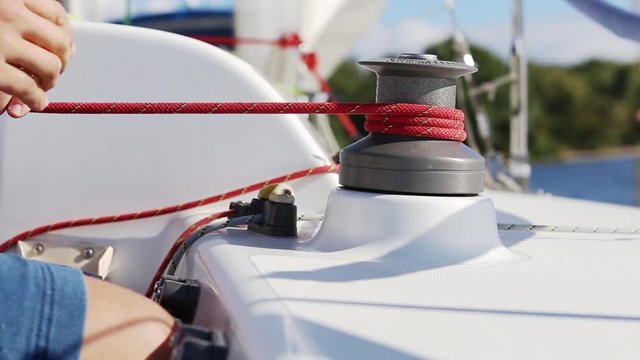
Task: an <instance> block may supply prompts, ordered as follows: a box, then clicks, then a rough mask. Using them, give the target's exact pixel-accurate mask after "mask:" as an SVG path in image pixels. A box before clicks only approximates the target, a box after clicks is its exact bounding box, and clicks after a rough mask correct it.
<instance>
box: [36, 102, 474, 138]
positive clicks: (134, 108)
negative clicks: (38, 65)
mask: <svg viewBox="0 0 640 360" xmlns="http://www.w3.org/2000/svg"><path fill="white" fill-rule="evenodd" d="M42 112H43V113H48V114H366V115H368V116H367V122H366V123H365V129H367V131H370V132H373V133H383V134H390V135H404V136H416V137H426V138H431V139H440V140H453V141H464V140H465V139H466V136H467V134H466V132H465V131H464V113H463V112H462V111H460V110H458V109H454V108H446V107H438V106H430V105H420V104H385V103H332V102H328V103H304V102H293V103H287V102H234V103H219V102H211V103H78V102H68V103H51V104H50V105H49V106H48V107H47V108H46V109H44V110H43V111H42Z"/></svg>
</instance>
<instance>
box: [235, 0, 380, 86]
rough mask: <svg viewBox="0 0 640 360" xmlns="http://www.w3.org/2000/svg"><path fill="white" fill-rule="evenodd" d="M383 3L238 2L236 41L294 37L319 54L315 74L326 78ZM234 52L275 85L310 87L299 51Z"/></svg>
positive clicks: (254, 48)
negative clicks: (241, 39)
mask: <svg viewBox="0 0 640 360" xmlns="http://www.w3.org/2000/svg"><path fill="white" fill-rule="evenodd" d="M385 4H386V0H260V1H256V0H236V1H235V30H236V36H237V37H240V38H261V39H278V38H279V37H281V36H282V35H284V34H291V33H298V34H299V35H300V36H301V38H302V40H303V41H304V45H303V47H304V50H311V51H315V52H316V53H317V55H318V60H319V61H318V70H319V73H320V74H322V75H323V76H325V77H326V76H328V75H330V74H331V73H332V72H333V70H334V69H335V67H336V66H337V65H338V64H339V63H340V62H341V61H342V60H343V59H344V58H345V57H346V56H347V55H348V54H349V52H350V50H351V48H352V47H353V44H354V43H355V41H356V40H357V39H358V38H359V37H360V36H362V35H364V34H365V33H366V32H367V31H369V30H370V27H371V26H372V25H373V24H374V23H375V21H376V20H377V19H378V18H379V17H380V15H381V14H382V11H383V9H384V6H385ZM236 53H237V55H239V56H240V57H241V58H243V59H245V60H247V61H248V62H249V63H251V64H252V65H253V66H254V67H256V68H257V69H258V70H260V71H261V72H262V73H263V74H264V75H265V76H266V77H267V78H269V79H270V80H272V81H274V82H277V83H284V84H288V85H289V86H299V85H301V84H302V85H303V87H308V86H313V84H312V83H313V80H312V79H310V78H309V77H308V76H306V75H305V71H304V65H303V64H301V61H300V55H299V53H298V50H297V49H277V48H273V47H269V46H255V45H241V46H238V47H237V49H236Z"/></svg>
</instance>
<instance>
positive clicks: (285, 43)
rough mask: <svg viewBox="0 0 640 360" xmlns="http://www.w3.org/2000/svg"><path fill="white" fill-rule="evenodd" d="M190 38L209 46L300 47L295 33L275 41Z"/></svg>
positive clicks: (197, 36)
mask: <svg viewBox="0 0 640 360" xmlns="http://www.w3.org/2000/svg"><path fill="white" fill-rule="evenodd" d="M189 36H190V37H192V38H194V39H197V40H200V41H204V42H206V43H207V44H211V45H244V44H247V45H272V46H278V47H281V48H288V47H299V46H300V45H302V43H303V42H302V39H301V38H300V35H298V34H296V33H291V34H286V35H283V36H281V37H280V38H279V39H277V40H272V39H257V38H239V37H234V36H216V35H189Z"/></svg>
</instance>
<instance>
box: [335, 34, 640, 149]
mask: <svg viewBox="0 0 640 360" xmlns="http://www.w3.org/2000/svg"><path fill="white" fill-rule="evenodd" d="M425 52H426V53H435V54H437V55H438V56H439V57H440V58H441V59H454V58H455V55H454V51H453V47H452V43H451V41H450V40H449V41H445V42H443V43H440V44H438V45H436V46H433V47H430V48H428V49H426V51H425ZM471 52H472V54H473V57H474V59H475V61H476V64H477V67H478V72H477V73H476V74H475V75H474V79H473V80H474V85H479V84H482V83H485V82H488V81H491V80H493V79H496V78H498V77H500V76H503V75H506V74H508V72H509V65H508V63H507V62H506V61H505V60H503V59H501V58H500V57H498V56H496V55H495V54H493V53H491V52H490V51H488V50H486V49H483V48H481V47H478V46H471ZM329 83H330V85H331V87H332V89H333V91H334V94H335V96H336V97H337V98H338V99H339V100H341V101H373V100H374V99H375V75H374V74H372V73H370V72H369V71H366V70H364V69H361V68H359V67H358V65H357V63H356V61H354V60H352V59H349V60H347V61H345V62H343V63H342V64H341V65H340V66H339V67H338V69H337V70H336V72H335V73H334V74H333V76H332V77H331V78H330V80H329ZM509 96H510V95H509V86H508V85H507V86H502V87H500V88H498V89H497V91H496V92H495V94H493V96H491V95H489V94H485V95H482V96H481V97H480V98H479V99H478V100H479V102H480V103H481V104H482V105H484V107H485V108H486V111H487V114H488V116H489V118H490V121H491V129H492V140H493V145H494V148H495V149H496V150H497V151H500V152H503V153H508V147H509V117H510V107H509V104H510V101H509ZM363 121H364V119H363V118H357V119H356V122H357V123H358V124H359V125H360V126H362V122H363ZM335 130H336V132H337V133H338V134H339V139H341V140H342V142H343V143H344V142H345V141H346V139H345V137H344V135H343V134H342V133H341V131H340V129H339V126H336V128H335ZM529 130H530V131H529V148H530V152H531V156H532V158H533V159H534V160H542V159H551V158H555V157H557V156H559V155H560V154H561V153H562V151H564V150H597V149H604V148H610V147H618V146H629V145H638V144H640V65H638V64H625V63H614V62H609V61H601V60H589V61H587V62H584V63H581V64H578V65H572V66H557V65H544V64H537V63H535V62H530V63H529Z"/></svg>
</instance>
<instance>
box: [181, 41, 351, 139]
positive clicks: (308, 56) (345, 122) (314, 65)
mask: <svg viewBox="0 0 640 360" xmlns="http://www.w3.org/2000/svg"><path fill="white" fill-rule="evenodd" d="M191 37H192V38H194V39H198V40H200V41H204V42H206V43H208V44H211V45H229V46H234V45H240V44H248V45H272V46H277V47H279V48H283V49H284V48H289V47H293V48H298V49H300V46H301V45H302V44H303V43H304V42H303V41H302V38H301V37H300V35H299V34H297V33H291V34H285V35H283V36H281V37H280V38H279V39H278V40H270V39H254V38H239V37H233V36H213V35H191ZM300 59H301V60H302V62H303V63H304V64H305V65H306V66H307V69H308V70H309V73H311V75H312V76H313V77H314V78H315V79H316V81H317V82H318V84H319V86H320V90H321V91H323V92H325V93H328V94H329V98H330V101H333V100H332V99H333V98H334V97H333V93H332V91H331V87H330V86H329V82H328V81H327V79H325V78H324V77H323V76H322V74H320V71H318V63H319V60H318V54H317V53H316V52H315V51H300ZM336 115H337V117H338V120H339V121H340V123H341V124H342V127H343V128H344V129H345V131H346V132H347V135H349V138H351V139H357V138H358V137H359V136H360V132H359V131H358V128H357V127H356V125H355V124H354V123H353V121H352V120H351V118H350V117H349V115H346V114H336Z"/></svg>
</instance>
